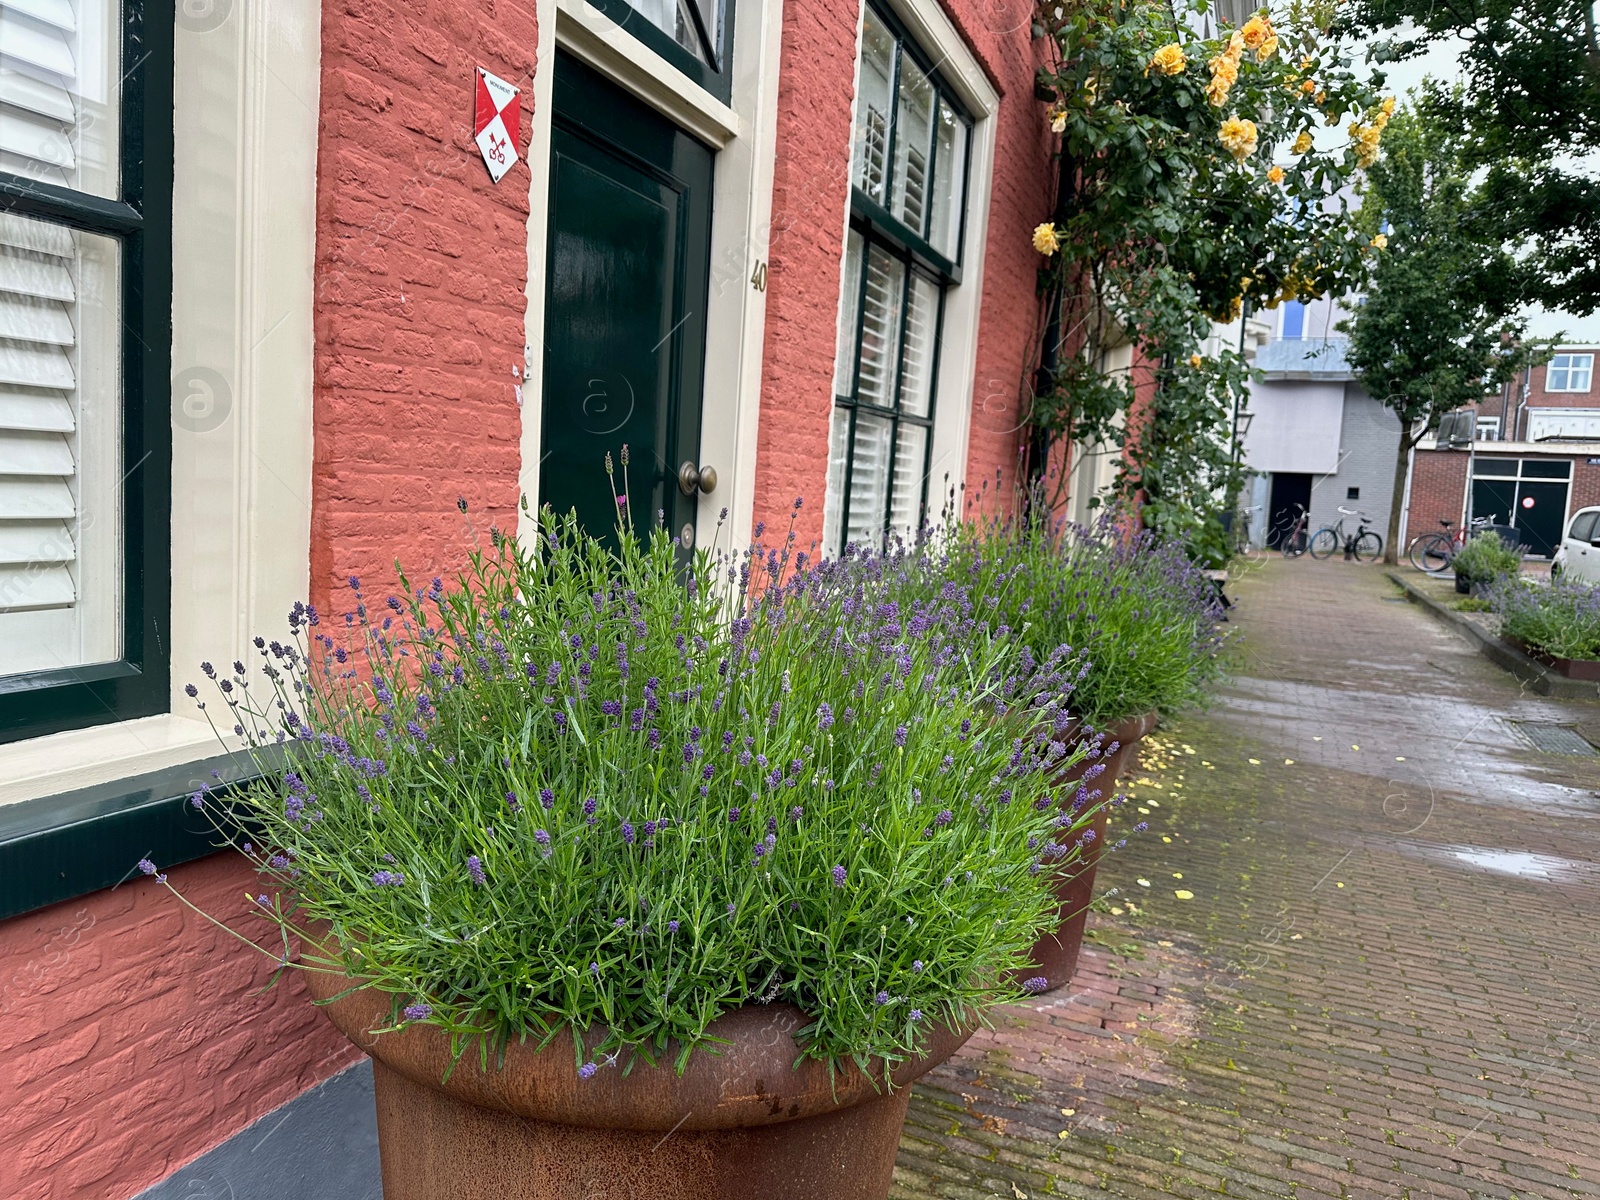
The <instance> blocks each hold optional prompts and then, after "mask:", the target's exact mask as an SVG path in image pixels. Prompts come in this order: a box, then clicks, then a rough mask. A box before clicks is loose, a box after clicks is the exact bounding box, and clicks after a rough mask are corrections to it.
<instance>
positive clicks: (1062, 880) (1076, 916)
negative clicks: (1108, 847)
mask: <svg viewBox="0 0 1600 1200" xmlns="http://www.w3.org/2000/svg"><path fill="white" fill-rule="evenodd" d="M1155 727H1156V714H1155V713H1153V712H1148V713H1143V714H1141V715H1139V716H1137V717H1129V718H1127V719H1126V720H1123V721H1118V722H1117V723H1116V724H1115V725H1112V726H1111V727H1110V728H1109V729H1107V730H1106V732H1105V741H1104V743H1103V744H1104V745H1106V746H1110V745H1112V744H1113V743H1115V744H1116V747H1117V748H1116V749H1115V750H1112V751H1110V752H1109V753H1107V754H1104V755H1102V756H1101V757H1100V758H1099V759H1085V760H1084V761H1083V762H1080V763H1076V764H1074V765H1073V766H1071V767H1068V768H1067V769H1066V770H1065V771H1063V772H1062V773H1061V776H1060V780H1059V782H1060V783H1062V784H1067V783H1075V782H1077V781H1078V780H1079V779H1081V778H1083V775H1084V772H1086V771H1087V770H1088V769H1089V768H1090V767H1091V766H1093V765H1094V763H1095V762H1097V761H1098V762H1103V763H1104V764H1105V770H1104V771H1102V772H1100V774H1099V775H1097V776H1096V777H1095V778H1094V780H1093V781H1092V782H1091V783H1090V785H1089V786H1090V788H1091V790H1098V791H1099V793H1100V797H1101V800H1110V799H1111V793H1112V792H1113V791H1114V790H1115V789H1116V786H1117V777H1118V776H1119V775H1120V774H1121V772H1122V769H1123V767H1125V766H1127V765H1128V764H1129V763H1130V762H1132V761H1133V758H1134V755H1135V753H1136V750H1135V747H1136V746H1137V744H1138V742H1139V740H1140V739H1141V738H1143V737H1144V736H1145V735H1146V734H1147V733H1149V732H1150V731H1151V730H1152V729H1154V728H1155ZM1101 800H1096V801H1094V803H1095V804H1096V805H1097V807H1096V809H1095V813H1094V817H1093V819H1092V821H1091V822H1090V825H1089V828H1091V829H1093V830H1094V834H1095V836H1094V840H1093V841H1091V842H1090V843H1089V844H1088V845H1086V846H1084V848H1083V852H1082V854H1081V855H1080V856H1079V858H1078V859H1077V861H1076V862H1074V863H1073V864H1072V865H1071V866H1070V867H1068V868H1067V869H1065V870H1063V871H1062V872H1061V873H1060V874H1059V875H1057V876H1056V897H1057V899H1058V900H1059V902H1060V905H1059V907H1058V909H1057V916H1058V918H1059V921H1060V924H1059V925H1057V926H1056V930H1055V932H1054V933H1046V934H1044V935H1043V936H1042V937H1040V939H1039V940H1038V941H1037V942H1035V943H1034V944H1033V954H1032V956H1031V957H1032V960H1033V965H1032V966H1031V967H1029V968H1028V969H1027V971H1026V972H1024V974H1025V975H1026V976H1027V977H1030V978H1032V977H1043V978H1044V979H1045V980H1047V981H1048V986H1047V987H1045V988H1044V989H1043V990H1044V991H1047V992H1053V991H1055V990H1056V989H1057V988H1061V987H1065V986H1066V985H1067V984H1069V983H1071V982H1072V976H1073V973H1074V972H1075V971H1076V970H1077V968H1078V952H1079V951H1080V950H1081V949H1082V948H1083V931H1084V926H1085V925H1086V924H1087V923H1088V920H1089V902H1090V901H1091V900H1093V899H1094V875H1095V868H1096V867H1097V866H1098V865H1099V862H1100V850H1101V848H1102V846H1103V845H1104V843H1105V834H1106V809H1105V805H1104V804H1103V803H1102V802H1101Z"/></svg>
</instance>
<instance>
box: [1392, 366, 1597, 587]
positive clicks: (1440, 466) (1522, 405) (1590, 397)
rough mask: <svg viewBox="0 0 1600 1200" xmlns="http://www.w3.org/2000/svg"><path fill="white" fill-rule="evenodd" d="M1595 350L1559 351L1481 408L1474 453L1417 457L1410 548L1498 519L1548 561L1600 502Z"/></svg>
mask: <svg viewBox="0 0 1600 1200" xmlns="http://www.w3.org/2000/svg"><path fill="white" fill-rule="evenodd" d="M1597 356H1600V349H1597V348H1596V347H1593V346H1562V347H1559V348H1558V349H1557V350H1556V352H1555V354H1554V356H1553V357H1552V358H1551V359H1550V361H1549V362H1547V363H1546V364H1544V365H1543V366H1538V367H1533V368H1531V369H1529V370H1527V371H1525V372H1524V373H1523V374H1522V375H1520V376H1519V377H1517V378H1516V379H1514V380H1512V381H1511V383H1509V384H1507V385H1506V387H1505V388H1504V389H1502V391H1501V393H1500V394H1499V395H1497V396H1491V397H1487V398H1485V399H1484V400H1483V402H1481V403H1480V404H1479V405H1478V406H1477V437H1478V440H1477V441H1476V442H1475V443H1474V444H1473V446H1472V448H1471V452H1470V453H1469V452H1468V450H1467V449H1466V448H1465V446H1464V445H1462V446H1458V447H1457V448H1454V449H1452V448H1450V447H1449V446H1446V445H1443V444H1438V445H1436V444H1434V443H1433V442H1425V443H1424V444H1423V445H1421V446H1419V447H1417V452H1416V457H1415V459H1414V460H1413V466H1412V475H1411V484H1410V491H1409V500H1408V507H1407V519H1406V529H1405V532H1404V534H1403V536H1402V543H1404V542H1406V541H1409V540H1410V539H1411V538H1412V537H1416V536H1418V535H1420V534H1423V533H1427V532H1429V531H1431V530H1434V529H1437V528H1439V522H1440V521H1441V520H1448V521H1452V522H1454V523H1456V524H1457V525H1460V524H1461V523H1462V522H1463V521H1465V520H1469V519H1471V518H1473V517H1490V518H1492V519H1493V520H1495V521H1496V522H1498V523H1502V524H1512V525H1515V526H1516V527H1517V528H1518V529H1519V530H1520V531H1521V532H1522V537H1523V543H1524V546H1525V548H1526V550H1527V551H1528V552H1529V553H1532V554H1537V555H1541V556H1544V557H1549V556H1550V555H1551V554H1553V553H1554V551H1555V548H1556V546H1558V545H1559V544H1560V539H1561V531H1562V530H1563V529H1564V528H1566V525H1567V523H1568V521H1569V519H1570V518H1571V516H1572V514H1573V513H1575V512H1576V511H1577V510H1579V509H1580V508H1587V507H1590V506H1592V505H1596V504H1600V387H1596V385H1595V360H1596V357H1597Z"/></svg>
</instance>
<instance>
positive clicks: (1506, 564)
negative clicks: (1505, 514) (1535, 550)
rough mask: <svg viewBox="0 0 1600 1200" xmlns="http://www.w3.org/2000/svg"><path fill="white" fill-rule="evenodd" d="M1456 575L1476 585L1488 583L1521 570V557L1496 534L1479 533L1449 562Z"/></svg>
mask: <svg viewBox="0 0 1600 1200" xmlns="http://www.w3.org/2000/svg"><path fill="white" fill-rule="evenodd" d="M1450 565H1451V567H1453V568H1454V569H1455V573H1456V574H1457V575H1465V576H1466V577H1467V578H1468V579H1471V580H1473V581H1475V582H1478V583H1488V582H1489V581H1490V580H1493V579H1498V578H1500V577H1501V576H1502V575H1515V574H1516V573H1517V572H1518V571H1520V570H1521V569H1522V555H1520V554H1518V553H1517V552H1516V551H1515V550H1513V549H1511V547H1509V546H1507V545H1506V544H1505V542H1504V541H1503V540H1502V539H1501V537H1500V535H1499V534H1497V533H1480V534H1476V535H1474V536H1473V537H1472V539H1471V540H1470V541H1468V542H1467V544H1466V545H1465V546H1463V547H1461V549H1460V550H1459V551H1458V552H1457V553H1456V556H1455V557H1454V558H1453V559H1451V560H1450Z"/></svg>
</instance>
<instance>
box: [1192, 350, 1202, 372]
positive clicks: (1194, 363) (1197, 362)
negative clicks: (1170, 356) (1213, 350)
mask: <svg viewBox="0 0 1600 1200" xmlns="http://www.w3.org/2000/svg"><path fill="white" fill-rule="evenodd" d="M1204 361H1205V359H1203V358H1201V357H1200V356H1199V355H1198V354H1191V355H1189V365H1190V366H1191V367H1193V368H1194V369H1195V370H1197V371H1198V370H1199V369H1200V364H1201V363H1202V362H1204Z"/></svg>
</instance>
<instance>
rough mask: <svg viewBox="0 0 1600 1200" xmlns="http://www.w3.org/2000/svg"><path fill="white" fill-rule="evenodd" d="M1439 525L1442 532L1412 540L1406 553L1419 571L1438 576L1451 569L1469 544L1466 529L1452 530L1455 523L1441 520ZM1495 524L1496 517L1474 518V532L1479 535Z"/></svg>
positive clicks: (1423, 535)
mask: <svg viewBox="0 0 1600 1200" xmlns="http://www.w3.org/2000/svg"><path fill="white" fill-rule="evenodd" d="M1439 524H1441V525H1443V526H1444V530H1443V531H1442V532H1434V533H1424V534H1420V535H1419V536H1417V537H1415V538H1413V539H1412V540H1411V547H1410V549H1409V550H1407V552H1406V557H1407V558H1409V559H1410V560H1411V565H1412V566H1413V567H1415V568H1416V569H1417V570H1419V571H1427V572H1428V573H1429V574H1432V575H1438V574H1441V573H1443V572H1445V571H1448V570H1449V569H1450V564H1451V562H1452V561H1453V560H1454V559H1455V556H1456V555H1457V554H1458V553H1459V552H1460V550H1461V547H1463V546H1465V545H1466V544H1467V530H1466V529H1465V528H1462V529H1455V530H1452V528H1451V527H1452V526H1453V525H1455V522H1454V521H1449V520H1444V519H1442V518H1441V519H1440V521H1439ZM1493 524H1494V517H1492V516H1489V517H1473V518H1472V527H1471V528H1472V532H1473V533H1479V532H1481V531H1482V530H1485V529H1487V528H1489V526H1491V525H1493Z"/></svg>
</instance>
